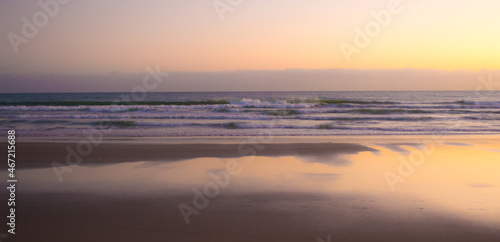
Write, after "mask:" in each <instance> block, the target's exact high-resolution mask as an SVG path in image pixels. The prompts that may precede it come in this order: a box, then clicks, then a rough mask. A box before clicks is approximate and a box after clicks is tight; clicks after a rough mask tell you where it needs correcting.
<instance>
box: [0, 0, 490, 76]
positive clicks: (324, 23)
mask: <svg viewBox="0 0 500 242" xmlns="http://www.w3.org/2000/svg"><path fill="white" fill-rule="evenodd" d="M91 2H92V3H91ZM389 2H390V1H386V0H375V1H368V2H360V1H352V2H346V1H331V2H330V1H329V2H322V3H315V4H311V3H310V2H308V1H301V0H289V1H284V0H279V1H273V2H272V3H270V2H269V1H263V0H256V1H253V2H245V3H244V4H241V5H240V6H238V7H237V8H235V9H234V10H233V11H232V12H228V13H227V14H226V16H225V20H224V21H220V20H219V18H218V17H217V13H216V11H215V10H214V9H213V7H212V5H211V4H208V3H204V2H203V3H202V2H199V3H188V2H175V3H174V2H163V1H153V2H149V3H144V2H141V1H129V2H127V4H123V3H122V2H120V1H110V2H107V3H98V4H97V7H96V6H94V5H95V3H94V2H93V1H89V2H85V3H71V5H68V6H64V8H61V11H64V12H61V15H60V16H57V19H56V18H54V19H52V20H51V22H50V23H49V24H48V25H47V26H46V27H44V28H40V29H39V35H37V36H36V37H35V38H33V39H31V40H30V41H29V43H28V44H26V45H24V44H23V45H21V46H20V48H21V49H22V51H21V53H20V54H17V55H16V54H14V53H13V51H12V47H11V45H10V43H9V42H8V41H5V42H2V44H1V46H0V47H1V48H0V49H1V50H0V54H2V56H4V57H5V58H2V61H1V62H0V67H2V69H0V72H3V73H6V72H13V73H26V72H28V73H83V74H86V73H110V72H113V71H118V72H124V73H134V72H143V71H144V67H145V66H147V65H151V63H155V64H160V65H161V66H162V67H164V68H165V69H167V70H168V71H228V70H229V71H231V70H239V69H243V70H280V69H291V68H302V69H326V68H348V69H400V68H424V69H442V70H457V69H465V70H474V71H475V70H480V69H490V70H497V69H500V45H499V44H498V43H500V31H499V27H498V23H500V15H499V14H498V9H500V2H499V1H488V0H478V1H474V2H472V1H466V0H455V1H451V0H447V1H438V2H436V1H430V0H421V1H409V0H400V2H401V6H402V9H403V10H402V12H401V13H400V14H398V15H393V16H392V17H391V21H390V24H389V25H388V26H387V27H382V28H381V31H380V34H379V35H378V36H376V37H373V38H371V42H370V44H369V45H368V46H367V47H365V48H361V49H360V53H356V54H354V55H353V56H352V62H351V63H349V62H347V61H346V59H345V58H344V55H343V53H342V51H341V49H340V47H339V46H340V44H341V43H343V42H344V43H348V44H351V45H353V44H354V43H353V42H354V41H353V40H354V38H355V37H356V34H355V31H354V29H355V28H356V27H358V28H360V29H364V27H365V26H366V24H368V23H370V22H371V21H374V17H372V16H371V12H372V11H375V12H378V11H381V10H384V9H386V8H387V4H388V3H389ZM10 5H12V6H10V8H11V11H9V12H7V11H6V9H2V10H0V11H2V12H1V14H2V15H3V16H4V18H5V19H8V20H9V21H2V24H1V25H2V27H4V29H6V31H7V32H15V33H19V32H20V29H21V27H22V21H21V17H22V16H23V15H26V16H30V13H31V12H30V11H27V10H26V9H33V8H34V9H36V7H37V5H36V3H35V5H30V4H28V3H16V4H14V3H11V4H10ZM117 6H120V8H117ZM118 9H119V10H118ZM31 14H32V13H31ZM20 16H21V17H20ZM7 22H8V23H7Z"/></svg>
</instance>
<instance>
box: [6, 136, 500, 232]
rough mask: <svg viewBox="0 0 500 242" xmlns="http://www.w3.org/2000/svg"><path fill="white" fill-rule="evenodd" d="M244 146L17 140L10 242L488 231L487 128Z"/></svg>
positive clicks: (490, 170) (491, 157)
mask: <svg viewBox="0 0 500 242" xmlns="http://www.w3.org/2000/svg"><path fill="white" fill-rule="evenodd" d="M222 140H223V139H222ZM243 140H244V139H243ZM223 141H224V140H223ZM248 141H252V139H251V138H250V139H247V141H246V142H239V143H235V142H234V141H231V140H230V139H229V140H227V139H226V140H225V142H221V140H219V141H213V142H207V143H204V144H200V143H192V142H191V141H189V142H178V144H172V142H149V143H148V142H142V143H136V142H133V141H130V142H123V141H121V142H116V141H105V142H103V143H100V144H99V145H97V146H94V147H93V150H92V152H90V154H88V155H87V156H85V157H83V159H82V161H81V163H80V164H79V165H78V166H67V167H66V166H64V167H62V168H65V169H70V170H68V171H67V172H65V173H63V174H62V176H61V177H62V178H63V179H62V180H59V179H58V176H57V175H56V172H55V171H54V168H53V166H52V163H53V162H54V161H56V162H59V163H60V164H63V165H65V162H66V161H65V157H66V155H67V154H68V152H67V148H66V147H68V146H69V147H73V149H75V151H76V150H77V143H78V142H77V141H75V142H65V143H61V142H40V141H37V142H21V143H19V144H18V148H17V149H18V156H19V158H18V170H17V171H16V172H17V175H18V179H19V182H18V185H17V186H18V191H17V192H18V196H17V201H18V204H17V210H18V212H17V217H16V221H17V231H19V234H18V235H17V236H16V241H34V240H40V238H43V240H44V241H138V240H139V241H499V239H500V229H498V228H500V220H498V217H500V216H499V215H500V205H499V204H500V196H499V195H498V194H500V193H499V189H500V183H499V182H498V178H497V174H496V172H497V171H498V170H499V168H500V164H499V160H500V159H499V158H500V152H499V151H500V147H499V146H498V144H497V143H495V141H496V137H494V136H479V137H474V136H471V137H453V136H452V137H446V138H443V137H439V139H436V138H435V137H434V138H432V137H430V136H429V137H425V136H422V137H404V136H399V137H357V138H356V137H351V138H348V137H344V138H327V137H326V138H325V137H322V138H313V137H312V138H308V139H301V138H296V140H293V139H289V138H281V139H277V140H273V142H272V143H263V142H262V143H258V142H257V143H252V142H248ZM253 141H255V139H253ZM294 142H296V143H294ZM28 151H29V152H28ZM77 152H78V151H77ZM420 153H421V154H424V155H423V156H422V157H420V158H418V157H417V156H416V155H418V154H420ZM405 159H406V160H408V161H409V163H410V164H413V163H415V164H417V165H412V166H413V171H412V172H410V170H411V169H409V170H404V169H403V170H401V169H400V167H401V164H402V161H403V160H405ZM417 161H418V163H417ZM2 168H6V167H5V165H2ZM406 168H408V167H405V169H406ZM410 168H411V167H410ZM58 169H61V167H58ZM398 169H399V170H398ZM401 171H403V172H406V173H407V174H401ZM389 173H390V174H392V175H389V176H388V177H389V178H393V179H392V180H391V179H389V180H388V178H387V174H389ZM394 177H399V178H400V179H403V180H398V179H399V178H394ZM394 179H396V180H394ZM391 182H392V183H391ZM391 184H392V185H391ZM214 185H215V186H214ZM207 187H208V188H207ZM181 207H182V209H181ZM186 218H187V219H186ZM4 220H5V219H3V220H2V221H4ZM23 231H29V232H26V233H25V232H23Z"/></svg>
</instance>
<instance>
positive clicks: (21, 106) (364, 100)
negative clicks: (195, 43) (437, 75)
mask: <svg viewBox="0 0 500 242" xmlns="http://www.w3.org/2000/svg"><path fill="white" fill-rule="evenodd" d="M10 129H15V130H16V133H17V134H18V136H24V137H73V136H84V134H85V132H88V131H89V129H100V130H102V131H105V132H106V136H107V137H183V136H256V135H274V136H332V135H333V136H335V135H429V134H443V135H444V134H447V135H455V134H477V135H479V134H500V91H481V92H475V91H422V92H420V91H411V92H183V93H170V92H169V93H158V92H156V93H140V94H134V93H43V94H0V130H1V131H2V133H5V134H6V132H5V131H6V130H10Z"/></svg>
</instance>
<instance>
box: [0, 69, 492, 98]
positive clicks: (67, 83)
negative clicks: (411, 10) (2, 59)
mask: <svg viewBox="0 0 500 242" xmlns="http://www.w3.org/2000/svg"><path fill="white" fill-rule="evenodd" d="M489 74H493V79H495V80H496V79H499V80H500V70H496V71H487V70H483V71H478V72H475V71H465V70H459V71H442V70H432V69H389V70H384V69H379V70H357V69H318V70H310V69H287V70H268V71H251V70H247V71H245V70H238V71H225V72H172V73H170V76H169V78H168V79H167V80H165V82H163V83H162V84H161V86H159V87H158V88H156V89H155V90H154V91H155V92H184V91H187V92H189V91H192V92H194V91H400V90H408V91H426V90H475V89H476V88H477V87H478V85H480V84H481V83H480V80H479V77H481V76H485V75H489ZM144 75H145V74H143V73H139V74H125V73H119V72H111V73H108V74H103V75H8V74H4V75H0V85H1V87H2V88H1V90H0V92H1V93H16V92H17V93H23V92H128V91H130V90H131V88H133V87H134V86H136V85H138V84H140V83H141V81H142V78H143V77H144Z"/></svg>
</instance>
